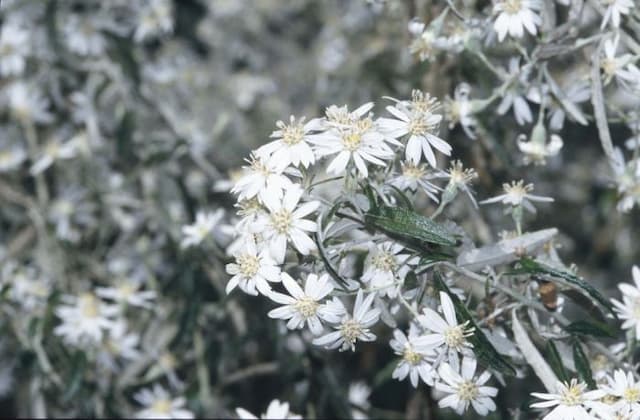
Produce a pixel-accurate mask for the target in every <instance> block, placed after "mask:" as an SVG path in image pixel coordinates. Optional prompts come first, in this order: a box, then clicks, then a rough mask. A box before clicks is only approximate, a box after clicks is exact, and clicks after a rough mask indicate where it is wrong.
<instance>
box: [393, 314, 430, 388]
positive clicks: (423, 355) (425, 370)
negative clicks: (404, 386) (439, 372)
mask: <svg viewBox="0 0 640 420" xmlns="http://www.w3.org/2000/svg"><path fill="white" fill-rule="evenodd" d="M417 337H418V331H417V328H416V327H415V325H414V324H411V326H410V327H409V338H407V336H406V335H405V334H404V333H403V332H402V331H400V330H394V331H393V339H392V340H391V341H390V342H389V345H390V346H391V348H393V351H394V352H395V353H396V354H397V355H399V356H402V360H400V363H398V366H396V368H395V369H394V371H393V374H392V375H391V377H392V378H393V379H398V380H400V381H402V380H404V378H406V377H407V376H409V380H410V381H411V385H413V387H414V388H417V387H418V381H419V380H420V379H422V381H423V382H424V383H425V384H427V385H430V386H432V385H433V384H434V376H435V371H434V369H433V366H432V364H433V361H434V359H435V353H434V351H433V350H432V349H431V348H429V347H423V346H418V345H416V343H415V339H416V338H417Z"/></svg>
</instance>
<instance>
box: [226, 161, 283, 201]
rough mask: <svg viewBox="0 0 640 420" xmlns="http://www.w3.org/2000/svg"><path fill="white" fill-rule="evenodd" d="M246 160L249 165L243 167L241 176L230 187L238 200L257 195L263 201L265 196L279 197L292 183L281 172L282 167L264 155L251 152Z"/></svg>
mask: <svg viewBox="0 0 640 420" xmlns="http://www.w3.org/2000/svg"><path fill="white" fill-rule="evenodd" d="M248 162H249V164H250V166H248V167H245V168H244V173H243V175H242V177H241V178H240V179H239V180H238V181H237V182H236V184H235V186H234V187H233V188H232V189H231V192H232V193H234V194H238V200H246V199H250V198H253V197H256V196H257V197H258V198H259V199H260V200H261V201H262V202H264V201H265V199H266V198H267V197H272V198H280V197H282V192H283V191H284V190H286V189H288V188H291V186H292V185H293V184H292V182H291V180H290V179H289V178H287V176H286V175H284V174H283V173H282V171H283V169H281V168H279V167H278V165H277V164H276V162H273V161H271V160H269V159H267V157H266V156H264V155H262V154H257V153H253V154H252V155H251V159H250V160H249V161H248Z"/></svg>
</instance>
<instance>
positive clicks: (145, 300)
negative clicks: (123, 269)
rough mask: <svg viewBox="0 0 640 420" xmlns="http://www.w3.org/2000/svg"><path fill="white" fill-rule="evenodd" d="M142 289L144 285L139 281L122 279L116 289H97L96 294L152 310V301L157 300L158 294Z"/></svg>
mask: <svg viewBox="0 0 640 420" xmlns="http://www.w3.org/2000/svg"><path fill="white" fill-rule="evenodd" d="M141 287H142V283H141V282H139V281H135V280H132V279H120V280H119V281H118V282H117V283H116V286H115V287H98V288H96V294H97V295H98V296H100V297H102V298H105V299H111V300H115V301H116V302H118V303H121V304H128V305H131V306H140V307H142V308H151V301H152V300H154V299H155V298H156V292H155V291H153V290H140V288H141Z"/></svg>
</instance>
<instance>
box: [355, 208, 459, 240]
mask: <svg viewBox="0 0 640 420" xmlns="http://www.w3.org/2000/svg"><path fill="white" fill-rule="evenodd" d="M365 223H366V224H367V225H368V227H372V228H375V229H379V230H381V231H383V232H384V233H386V234H387V235H389V236H390V237H392V238H397V239H399V240H418V241H421V242H427V243H430V244H436V245H444V246H456V237H455V236H454V235H453V234H452V233H451V232H449V231H448V230H447V229H446V228H444V227H443V226H442V225H440V224H438V223H436V222H434V221H433V220H431V219H429V218H428V217H425V216H423V215H421V214H418V213H415V212H413V211H411V210H407V209H403V208H399V207H389V206H384V205H383V206H379V207H378V208H377V209H375V210H374V211H369V212H368V213H367V214H366V215H365Z"/></svg>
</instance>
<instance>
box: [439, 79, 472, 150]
mask: <svg viewBox="0 0 640 420" xmlns="http://www.w3.org/2000/svg"><path fill="white" fill-rule="evenodd" d="M470 93H471V86H469V84H468V83H460V84H459V85H458V86H456V89H455V91H454V92H453V99H451V97H449V96H448V95H447V97H446V98H445V100H444V115H445V118H446V119H447V121H449V129H452V128H453V127H455V125H456V124H460V126H462V129H463V130H464V132H465V134H466V135H467V136H469V138H471V139H472V140H475V139H476V133H475V131H476V127H477V125H478V122H477V121H476V119H475V117H474V116H473V107H472V104H471V100H469V94H470Z"/></svg>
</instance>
